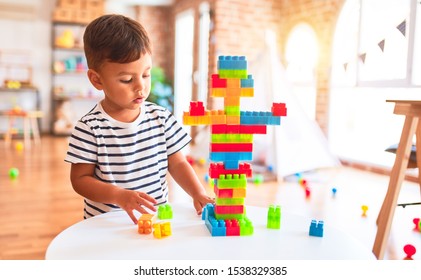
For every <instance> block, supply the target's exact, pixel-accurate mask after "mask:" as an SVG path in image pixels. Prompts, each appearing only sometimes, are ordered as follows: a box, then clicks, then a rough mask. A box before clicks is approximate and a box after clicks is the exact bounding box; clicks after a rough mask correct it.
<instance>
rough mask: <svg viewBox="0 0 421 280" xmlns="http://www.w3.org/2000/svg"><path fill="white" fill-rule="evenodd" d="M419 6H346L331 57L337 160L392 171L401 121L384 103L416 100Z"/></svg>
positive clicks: (377, 1)
mask: <svg viewBox="0 0 421 280" xmlns="http://www.w3.org/2000/svg"><path fill="white" fill-rule="evenodd" d="M420 5H421V4H420V2H419V1H413V0H348V1H346V2H345V4H344V6H343V9H342V11H341V14H340V17H339V19H338V23H337V27H336V32H335V37H334V43H333V54H332V55H333V57H332V76H331V96H330V106H329V109H330V111H329V114H330V118H329V143H330V148H331V150H332V151H333V152H334V153H335V154H337V155H338V156H340V157H342V158H346V159H351V160H354V161H361V162H365V163H371V164H374V165H380V166H386V167H391V166H392V165H393V162H394V158H395V156H394V155H393V154H390V153H387V152H385V151H384V150H385V149H386V148H387V147H389V146H390V145H392V144H396V143H398V142H399V139H400V135H401V131H402V125H403V118H402V117H401V116H397V115H394V114H393V104H391V103H387V102H386V100H387V99H401V98H417V99H419V98H420V97H421V95H420V94H421V87H420V85H421V61H420V59H421V52H420V50H419V49H420V47H421V45H420V44H421V38H420V37H421V35H420V32H421V25H420V24H419V23H420V19H418V20H417V24H416V23H415V15H416V13H418V14H419V13H420V12H419V11H420Z"/></svg>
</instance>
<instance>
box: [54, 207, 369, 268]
mask: <svg viewBox="0 0 421 280" xmlns="http://www.w3.org/2000/svg"><path fill="white" fill-rule="evenodd" d="M171 206H172V209H173V216H174V217H173V219H172V220H170V222H171V229H172V235H171V236H168V237H164V238H161V239H157V238H155V237H153V235H152V234H149V235H142V234H139V233H138V232H137V226H136V225H134V224H132V222H131V220H130V218H129V217H128V215H127V213H126V212H124V211H116V212H110V213H107V214H102V215H99V216H96V217H93V218H90V219H86V220H83V221H81V222H79V223H76V224H74V225H72V226H71V227H69V228H67V229H66V230H64V231H63V232H61V233H60V234H59V235H58V236H57V237H55V238H54V240H53V241H52V242H51V243H50V245H49V247H48V249H47V252H46V259H48V260H53V259H60V260H85V259H94V260H142V259H144V260H158V259H161V260H164V259H165V260H253V259H254V260H277V259H284V260H316V259H318V260H361V259H365V260H367V259H372V260H375V257H374V255H373V253H372V252H371V250H370V248H366V247H364V246H363V245H362V244H361V243H360V242H358V241H357V240H356V239H354V238H353V237H352V236H351V235H350V234H348V233H346V232H343V231H340V230H338V229H335V228H334V227H332V226H330V225H326V224H325V225H324V235H323V237H314V236H310V235H309V227H310V223H311V219H310V218H305V217H302V216H298V215H294V214H290V213H283V212H282V215H281V229H279V230H276V229H267V228H266V223H267V211H268V209H267V208H261V207H253V206H246V209H247V210H246V211H247V217H248V218H249V219H250V220H251V221H252V222H253V226H254V233H253V235H251V236H222V237H213V236H211V234H210V233H209V231H208V229H207V227H206V225H205V222H204V221H202V219H201V217H200V216H197V215H196V213H195V210H194V208H193V205H192V204H189V203H188V204H171ZM139 215H140V214H139Z"/></svg>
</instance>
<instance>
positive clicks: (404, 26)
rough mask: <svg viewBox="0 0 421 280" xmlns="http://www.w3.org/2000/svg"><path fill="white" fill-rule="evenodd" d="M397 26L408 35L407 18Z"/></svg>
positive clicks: (403, 33)
mask: <svg viewBox="0 0 421 280" xmlns="http://www.w3.org/2000/svg"><path fill="white" fill-rule="evenodd" d="M396 28H397V29H398V30H399V31H400V32H401V33H402V35H403V36H404V37H406V35H405V34H406V20H404V21H402V22H401V23H400V24H399V25H398V26H396Z"/></svg>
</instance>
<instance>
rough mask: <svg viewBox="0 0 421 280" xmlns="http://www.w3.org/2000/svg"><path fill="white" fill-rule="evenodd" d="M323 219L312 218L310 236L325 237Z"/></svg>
mask: <svg viewBox="0 0 421 280" xmlns="http://www.w3.org/2000/svg"><path fill="white" fill-rule="evenodd" d="M323 225H324V223H323V221H319V222H317V221H316V220H312V221H311V224H310V231H309V235H310V236H317V237H323Z"/></svg>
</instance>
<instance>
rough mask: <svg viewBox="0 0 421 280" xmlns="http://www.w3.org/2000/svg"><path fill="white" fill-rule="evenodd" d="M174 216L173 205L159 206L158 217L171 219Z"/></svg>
mask: <svg viewBox="0 0 421 280" xmlns="http://www.w3.org/2000/svg"><path fill="white" fill-rule="evenodd" d="M172 217H173V212H172V208H171V205H169V204H165V205H159V206H158V219H160V220H170V219H172Z"/></svg>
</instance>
